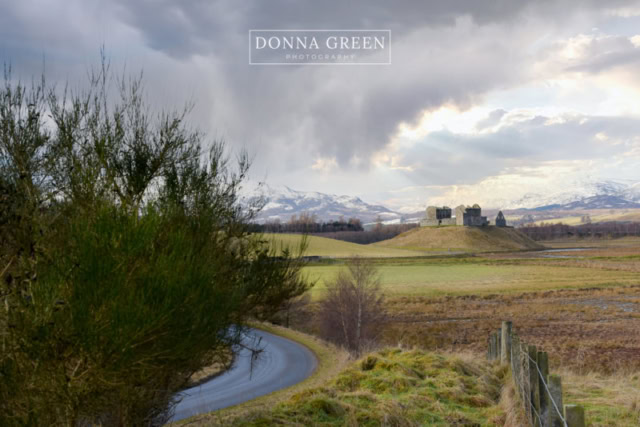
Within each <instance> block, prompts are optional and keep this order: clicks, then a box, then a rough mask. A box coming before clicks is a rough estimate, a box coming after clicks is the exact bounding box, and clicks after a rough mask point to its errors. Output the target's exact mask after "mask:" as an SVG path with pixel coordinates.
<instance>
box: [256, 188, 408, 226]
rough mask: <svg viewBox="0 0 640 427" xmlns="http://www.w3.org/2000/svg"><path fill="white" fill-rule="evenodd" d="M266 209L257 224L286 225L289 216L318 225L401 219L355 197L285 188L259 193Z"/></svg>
mask: <svg viewBox="0 0 640 427" xmlns="http://www.w3.org/2000/svg"><path fill="white" fill-rule="evenodd" d="M262 195H263V197H264V198H265V199H266V202H267V203H266V205H265V206H264V208H263V209H262V211H261V212H260V215H259V217H258V219H259V220H260V221H273V220H276V219H280V220H281V221H287V220H289V218H291V216H292V215H300V214H302V213H308V214H311V215H316V217H317V218H318V220H319V221H328V220H334V219H339V218H340V217H343V218H344V219H349V218H358V219H360V221H362V222H363V223H368V222H373V221H375V220H376V219H377V218H378V217H380V218H381V219H382V220H383V221H384V222H385V223H391V222H400V221H401V219H402V217H403V215H402V214H400V213H398V212H394V211H392V210H391V209H388V208H386V207H384V206H381V205H372V204H369V203H366V202H364V201H362V200H361V199H360V198H359V197H352V196H337V195H335V194H325V193H319V192H316V191H309V192H307V191H296V190H293V189H291V188H289V187H286V186H284V187H278V188H273V187H266V188H265V190H264V191H263V194H262Z"/></svg>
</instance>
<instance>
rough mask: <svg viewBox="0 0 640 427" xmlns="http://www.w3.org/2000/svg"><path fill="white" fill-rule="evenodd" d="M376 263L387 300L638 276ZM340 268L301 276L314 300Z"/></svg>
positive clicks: (499, 265) (612, 282)
mask: <svg viewBox="0 0 640 427" xmlns="http://www.w3.org/2000/svg"><path fill="white" fill-rule="evenodd" d="M413 261H414V262H413V263H409V262H407V263H381V265H380V266H379V272H380V276H381V284H382V289H383V291H384V292H385V293H386V294H387V295H389V296H402V295H415V296H428V297H432V296H442V295H474V294H475V295H486V294H494V293H507V294H508V293H518V292H527V291H545V290H552V289H571V288H588V287H595V286H598V287H612V286H620V285H628V284H636V283H638V282H639V278H638V274H637V273H635V272H627V271H610V270H593V271H591V272H589V274H585V271H584V269H583V268H580V267H568V266H555V265H553V262H552V261H549V262H548V265H537V264H528V263H525V262H524V261H523V263H521V264H513V263H510V262H506V261H505V262H490V261H489V260H485V261H482V260H478V261H475V260H471V261H475V262H470V261H469V260H466V261H467V262H465V260H460V261H458V262H456V261H451V262H449V263H446V261H441V262H440V263H436V262H429V261H426V260H425V261H421V260H413ZM341 268H343V267H342V266H341V265H320V266H316V265H312V266H309V267H306V268H305V269H304V272H305V273H306V274H308V275H309V278H310V279H311V280H314V281H316V286H315V287H314V288H313V290H312V293H313V296H314V297H316V298H318V297H320V296H321V295H322V293H323V291H324V288H325V284H326V282H327V281H329V280H331V279H332V278H334V277H335V276H336V274H337V273H338V271H339V270H340V269H341Z"/></svg>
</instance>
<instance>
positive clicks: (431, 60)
mask: <svg viewBox="0 0 640 427" xmlns="http://www.w3.org/2000/svg"><path fill="white" fill-rule="evenodd" d="M633 3H636V2H625V1H621V0H616V1H609V2H602V1H599V0H588V1H578V0H576V1H552V0H545V1H536V2H532V1H514V0H500V1H477V0H466V1H462V0H453V1H442V0H433V1H424V0H411V1H402V2H400V1H399V2H390V1H388V0H367V1H352V2H346V1H338V0H330V1H311V0H309V1H290V0H270V1H246V0H221V1H210V0H193V1H169V0H163V1H150V0H145V1H124V0H119V1H113V2H101V1H97V0H93V1H85V2H81V1H69V2H62V1H60V2H58V3H47V4H44V5H42V4H39V3H36V2H30V1H24V2H15V1H3V0H0V5H1V9H0V10H2V12H3V13H0V20H1V21H0V24H3V25H1V26H0V28H1V29H0V31H1V32H2V38H0V54H1V55H3V58H2V59H4V58H6V57H7V56H10V57H11V58H12V60H13V62H18V61H19V59H18V58H16V56H18V57H20V56H21V55H22V57H23V58H24V57H27V56H29V57H34V55H35V53H38V55H37V57H38V58H40V57H41V56H42V54H41V53H40V52H42V51H44V52H45V53H50V55H54V56H55V57H61V58H65V55H66V56H67V57H69V58H72V57H73V56H74V55H75V56H78V55H86V52H87V45H88V44H95V46H93V47H92V49H94V50H95V51H97V49H98V46H99V44H100V43H101V42H103V41H104V42H105V43H106V44H107V49H108V51H110V52H114V53H115V54H116V55H119V54H120V51H127V50H128V49H131V51H132V52H133V54H132V55H136V56H135V57H136V58H137V57H138V56H140V57H143V56H144V55H139V54H140V53H141V52H142V51H143V49H144V50H145V52H142V53H145V54H148V52H151V53H153V54H156V53H157V54H159V55H151V54H148V56H150V57H151V59H149V60H148V61H149V62H145V63H144V65H145V73H146V75H147V76H150V81H151V82H153V83H154V87H150V88H149V89H150V90H152V91H154V92H158V91H162V90H165V89H166V88H167V87H172V88H181V87H185V88H191V90H192V91H193V92H191V93H193V97H194V98H195V100H196V102H197V104H198V105H199V106H200V109H201V110H204V112H201V113H200V117H202V120H203V121H204V122H206V125H208V126H210V130H214V131H218V132H220V133H222V134H223V135H225V137H226V139H228V140H229V141H231V142H234V143H240V144H245V145H247V146H248V147H249V149H250V150H251V151H252V152H254V153H256V154H257V156H258V157H257V158H258V159H260V160H259V161H262V162H264V163H265V164H271V165H278V166H277V167H280V168H282V169H291V168H299V167H302V165H304V167H308V165H309V164H310V163H312V160H313V159H312V158H313V157H317V156H321V157H335V158H336V160H337V161H338V163H339V164H340V165H341V166H343V167H344V166H346V165H349V164H350V160H352V158H353V157H358V158H361V159H365V160H366V159H368V157H369V156H370V155H371V154H372V153H374V152H375V151H376V150H379V149H381V148H383V147H384V146H385V145H386V144H387V143H388V142H389V138H390V136H392V135H393V134H394V133H395V131H396V129H397V127H398V125H399V124H400V123H402V122H407V123H412V122H414V121H415V120H417V119H418V118H419V117H420V115H421V113H422V112H423V111H425V110H429V109H435V108H438V107H439V106H441V105H443V104H455V105H457V106H459V107H460V108H462V109H464V108H465V107H468V106H471V105H473V104H474V103H476V102H478V100H479V99H480V98H481V97H482V96H483V95H484V94H485V93H487V92H488V91H491V90H494V89H501V88H508V87H510V86H513V85H517V84H518V83H521V82H523V81H527V80H529V79H531V78H532V76H531V75H530V72H531V71H530V70H529V69H528V68H527V67H526V66H523V64H526V63H527V61H530V58H529V53H528V52H527V47H528V46H530V45H531V44H533V43H535V42H536V41H537V40H538V39H539V38H540V37H542V36H544V34H545V32H547V31H552V30H551V29H550V28H553V29H554V30H557V29H558V28H560V30H558V31H564V26H566V25H567V22H568V21H569V20H570V19H571V17H572V16H573V15H581V14H586V13H590V12H592V11H593V10H595V9H599V8H602V7H614V6H618V5H624V4H633ZM260 28H276V29H294V28H329V29H331V28H377V29H380V28H382V29H391V30H392V34H393V36H392V40H393V41H392V65H390V66H376V67H357V66H356V67H256V66H249V65H248V61H247V49H248V45H247V43H248V30H249V29H260ZM124 29H127V30H128V31H130V33H131V34H129V33H126V35H123V34H125V33H124V32H123V31H124ZM103 34H105V35H106V36H105V37H102V35H103ZM114 39H115V40H116V41H115V42H113V41H112V40H114ZM127 42H128V44H127ZM110 43H115V46H114V45H113V44H110ZM34 52H35V53H34ZM70 62H72V61H70ZM193 64H199V66H201V67H202V68H201V69H200V71H199V72H191V71H190V72H189V73H186V72H185V70H186V69H189V70H191V65H193ZM176 91H177V92H179V90H178V89H176ZM187 97H188V96H187ZM477 147H478V149H480V148H482V149H486V150H492V149H495V147H494V146H492V145H490V144H484V145H483V144H479V145H478V146H477ZM446 154H447V150H446V149H443V150H442V153H441V155H442V156H443V161H444V156H445V155H446ZM449 155H450V156H451V153H449ZM451 158H452V159H453V161H456V156H455V155H453V156H452V157H451ZM362 164H364V165H366V164H367V162H366V161H365V162H363V163H362ZM274 167H276V166H274Z"/></svg>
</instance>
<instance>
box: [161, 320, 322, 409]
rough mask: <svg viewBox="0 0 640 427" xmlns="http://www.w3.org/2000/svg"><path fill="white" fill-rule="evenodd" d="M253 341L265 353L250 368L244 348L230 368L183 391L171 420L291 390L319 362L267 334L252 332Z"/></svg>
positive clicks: (302, 349)
mask: <svg viewBox="0 0 640 427" xmlns="http://www.w3.org/2000/svg"><path fill="white" fill-rule="evenodd" d="M249 334H250V336H251V338H253V339H256V338H257V339H259V340H260V344H259V346H260V348H263V349H264V351H263V352H262V353H261V354H260V356H259V358H258V360H256V361H254V364H253V369H251V352H250V351H249V350H247V349H245V348H242V349H241V350H240V351H239V353H237V354H236V357H235V360H234V362H233V365H232V366H231V369H229V370H228V371H226V372H225V373H223V374H222V375H219V376H217V377H215V378H213V379H211V380H210V381H207V382H205V383H203V384H201V385H199V386H196V387H193V388H190V389H187V390H184V391H182V392H180V394H179V395H180V397H181V398H182V400H181V401H180V403H178V404H177V405H176V407H175V412H174V416H173V418H172V419H171V421H178V420H181V419H183V418H188V417H190V416H193V415H197V414H201V413H204V412H211V411H215V410H217V409H222V408H226V407H228V406H233V405H237V404H239V403H243V402H246V401H248V400H251V399H255V398H256V397H259V396H262V395H265V394H268V393H271V392H273V391H276V390H280V389H283V388H285V387H289V386H291V385H294V384H296V383H299V382H300V381H302V380H304V379H305V378H307V377H309V376H310V375H311V374H312V373H313V371H314V370H315V369H316V366H317V364H318V361H317V359H316V357H315V356H314V355H313V353H312V352H311V351H310V350H309V349H308V348H306V347H304V346H303V345H301V344H298V343H296V342H294V341H291V340H288V339H286V338H282V337H279V336H277V335H273V334H270V333H268V332H265V331H260V330H257V329H252V330H250V332H249ZM249 339H250V338H249V337H247V338H245V340H249Z"/></svg>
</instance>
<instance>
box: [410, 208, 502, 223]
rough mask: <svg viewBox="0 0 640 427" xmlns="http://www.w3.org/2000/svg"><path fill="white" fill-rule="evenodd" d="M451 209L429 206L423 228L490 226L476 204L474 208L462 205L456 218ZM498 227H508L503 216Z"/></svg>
mask: <svg viewBox="0 0 640 427" xmlns="http://www.w3.org/2000/svg"><path fill="white" fill-rule="evenodd" d="M451 214H452V212H451V208H449V207H447V206H442V207H438V206H429V207H428V208H427V212H426V217H425V218H424V219H423V220H422V221H420V226H421V227H438V226H440V225H462V226H467V227H484V226H487V225H489V221H488V220H487V217H486V216H482V208H481V207H480V206H479V205H477V204H475V205H473V206H464V205H460V206H458V207H457V208H456V209H455V216H453V217H452V216H451ZM496 226H498V227H506V226H507V221H506V219H505V218H504V215H503V214H502V211H501V212H499V213H498V216H497V217H496Z"/></svg>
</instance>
